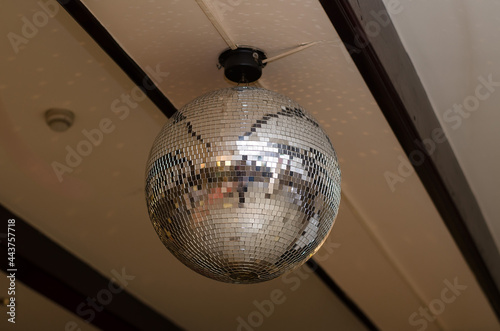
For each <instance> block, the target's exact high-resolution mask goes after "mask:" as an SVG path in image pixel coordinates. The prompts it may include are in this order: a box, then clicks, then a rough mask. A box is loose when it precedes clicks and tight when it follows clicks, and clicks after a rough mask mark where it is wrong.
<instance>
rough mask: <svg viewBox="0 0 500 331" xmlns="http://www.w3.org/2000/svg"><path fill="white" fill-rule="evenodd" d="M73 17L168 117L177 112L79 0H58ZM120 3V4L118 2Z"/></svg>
mask: <svg viewBox="0 0 500 331" xmlns="http://www.w3.org/2000/svg"><path fill="white" fill-rule="evenodd" d="M57 1H58V2H59V4H60V5H61V6H62V7H63V8H64V9H65V10H66V11H67V12H68V13H69V14H70V15H71V16H72V17H73V19H74V20H75V21H76V22H77V23H78V24H79V25H80V26H81V27H82V28H83V29H84V30H85V31H86V32H87V33H88V35H89V36H90V37H91V38H92V39H94V41H95V42H96V43H97V44H98V45H99V46H100V47H101V48H102V49H103V50H104V51H105V52H106V53H107V54H108V55H109V57H110V58H111V59H112V60H113V61H114V62H115V63H116V64H117V65H118V66H119V67H120V68H121V69H122V70H123V72H125V74H127V75H128V76H129V78H130V79H131V80H132V81H133V82H134V83H135V84H136V85H137V86H138V87H139V88H141V90H142V91H143V92H144V93H145V94H146V96H147V97H148V98H149V99H150V100H151V101H152V102H153V103H154V104H155V105H156V107H158V109H159V110H160V111H161V112H162V113H163V114H164V115H165V116H167V117H170V116H172V115H173V114H175V112H176V111H177V109H176V108H175V107H174V105H173V104H172V103H171V102H170V100H169V99H168V98H166V97H165V95H164V94H163V93H162V92H161V91H160V89H159V88H158V86H156V85H155V82H154V81H153V80H152V79H151V78H150V77H149V76H148V75H147V74H146V72H145V71H144V70H142V68H141V67H140V66H139V65H138V64H137V63H136V62H135V61H134V59H132V58H131V57H130V56H129V55H128V54H127V53H126V52H125V51H124V50H123V48H121V46H120V45H119V44H118V43H117V42H116V40H115V39H114V38H113V36H111V34H110V33H109V32H108V30H106V28H105V27H104V26H103V25H102V24H101V22H99V21H98V20H97V18H95V16H94V15H93V14H92V13H91V12H90V11H89V10H88V9H87V7H85V5H84V4H83V3H82V2H81V1H79V0H57ZM118 5H119V4H118Z"/></svg>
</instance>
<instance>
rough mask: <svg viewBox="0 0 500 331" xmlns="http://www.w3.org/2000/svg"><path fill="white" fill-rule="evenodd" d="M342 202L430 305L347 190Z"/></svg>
mask: <svg viewBox="0 0 500 331" xmlns="http://www.w3.org/2000/svg"><path fill="white" fill-rule="evenodd" d="M341 201H343V202H344V203H345V204H346V205H347V207H348V208H349V210H350V211H351V212H352V214H353V215H354V217H355V218H356V219H357V220H358V221H359V223H360V224H361V226H362V227H363V229H364V230H365V231H366V233H367V234H368V236H369V237H370V239H371V240H372V241H373V242H374V243H375V245H377V246H378V248H379V249H380V251H381V252H382V254H383V255H384V257H385V258H386V260H387V261H388V262H389V264H390V265H391V267H392V268H393V270H394V271H395V272H396V273H397V274H398V275H399V277H400V278H401V279H402V280H403V281H404V282H405V283H406V284H407V285H408V287H409V288H410V290H411V292H412V293H413V295H414V296H415V297H416V298H417V300H418V301H419V303H420V304H421V305H422V306H423V307H426V306H427V305H428V302H429V301H430V299H429V300H427V299H426V298H425V295H424V294H423V293H422V291H421V290H420V289H419V286H418V285H417V284H416V283H415V281H413V279H412V277H411V276H410V275H409V273H408V272H407V271H406V270H405V268H404V267H403V266H402V265H401V264H400V263H399V262H398V259H397V258H396V257H395V256H394V254H392V253H391V250H390V249H389V248H388V246H387V245H386V244H385V243H384V241H383V240H382V238H381V236H380V234H379V233H378V231H377V230H376V229H375V228H374V227H373V226H372V225H371V222H369V221H368V220H367V217H365V216H364V215H363V214H362V212H361V211H360V209H359V208H358V207H356V204H355V203H353V202H352V199H351V198H350V194H349V193H347V192H346V189H345V188H342V198H341ZM440 316H441V315H439V316H435V317H436V321H435V322H436V324H437V325H438V327H439V329H441V330H445V328H444V327H443V325H442V321H441V318H440Z"/></svg>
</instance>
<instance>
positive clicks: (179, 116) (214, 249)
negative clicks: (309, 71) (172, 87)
mask: <svg viewBox="0 0 500 331" xmlns="http://www.w3.org/2000/svg"><path fill="white" fill-rule="evenodd" d="M146 197H147V204H148V210H149V215H150V218H151V222H152V223H153V226H154V228H155V230H156V232H157V234H158V236H159V237H160V239H161V241H162V242H163V244H164V245H165V246H166V247H167V248H168V249H169V250H170V251H171V252H172V253H173V254H174V255H175V256H176V257H177V258H178V259H179V260H180V261H181V262H182V263H184V264H185V265H186V266H188V267H190V268H191V269H193V270H194V271H196V272H198V273H200V274H202V275H204V276H206V277H209V278H213V279H216V280H219V281H223V282H229V283H257V282H262V281H266V280H270V279H273V278H276V277H278V276H280V275H282V274H283V273H285V272H286V271H289V270H291V269H293V268H295V267H298V266H300V265H301V264H303V263H304V262H305V261H306V260H307V259H308V258H310V257H311V256H312V255H313V254H314V253H315V252H316V251H317V250H318V249H319V247H320V246H321V244H322V243H323V242H324V240H325V239H326V237H327V235H328V233H329V232H330V229H331V228H332V225H333V222H334V220H335V217H336V215H337V211H338V208H339V202H340V169H339V165H338V161H337V157H336V155H335V151H334V149H333V147H332V144H331V142H330V140H329V139H328V137H327V136H326V134H325V133H324V132H323V131H322V130H321V128H320V127H319V126H318V123H316V121H315V120H314V119H313V118H312V117H311V116H310V115H309V114H308V113H307V112H306V111H305V110H304V109H303V108H302V107H301V106H300V105H299V104H297V103H296V102H294V101H292V100H290V99H289V98H287V97H285V96H283V95H280V94H278V93H275V92H271V91H268V90H265V89H261V88H255V87H233V88H226V89H222V90H218V91H214V92H210V93H207V94H205V95H203V96H201V97H199V98H197V99H195V100H193V101H192V102H190V103H189V104H187V105H186V106H184V107H183V108H182V109H181V110H180V111H178V112H177V113H176V114H175V115H174V116H173V117H172V118H171V119H170V120H169V121H168V122H167V123H166V125H165V126H164V127H163V129H162V131H161V132H160V134H159V135H158V137H157V138H156V140H155V142H154V144H153V147H152V149H151V153H150V156H149V161H148V164H147V171H146Z"/></svg>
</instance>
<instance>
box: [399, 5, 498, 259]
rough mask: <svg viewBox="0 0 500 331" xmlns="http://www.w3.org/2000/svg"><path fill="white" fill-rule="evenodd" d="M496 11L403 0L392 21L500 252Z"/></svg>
mask: <svg viewBox="0 0 500 331" xmlns="http://www.w3.org/2000/svg"><path fill="white" fill-rule="evenodd" d="M431 6H432V10H429V9H430V8H431ZM499 9H500V3H498V2H497V1H480V2H470V1H455V2H451V1H443V2H440V3H438V4H436V3H432V4H431V3H430V2H429V1H417V2H414V1H410V0H404V1H401V7H400V9H398V10H397V11H394V12H393V13H392V15H391V18H392V21H393V22H394V26H395V27H396V30H397V31H398V34H399V36H400V37H401V41H402V42H403V44H404V46H405V48H406V50H407V51H408V54H409V56H410V58H411V60H412V62H413V64H414V66H415V69H416V70H417V72H418V75H419V77H420V79H421V80H422V83H423V85H424V88H425V90H426V92H427V95H428V96H429V100H430V101H431V104H432V106H433V109H434V110H435V112H436V115H437V118H438V119H439V121H440V123H441V126H442V128H443V130H444V131H445V132H446V136H447V137H448V141H449V142H450V144H451V146H452V148H453V151H454V152H455V155H456V157H457V159H458V161H459V163H460V166H461V167H462V169H463V172H464V174H465V177H466V178H467V181H468V182H469V184H470V186H471V188H472V191H473V192H474V194H475V196H476V197H477V201H478V203H479V206H480V207H481V211H482V212H483V215H484V217H485V219H486V222H487V224H488V226H489V228H490V231H491V233H492V235H493V237H494V239H495V242H496V245H497V249H499V250H500V222H499V220H500V205H499V204H498V203H497V199H496V197H497V196H498V193H499V191H498V188H499V187H500V176H497V175H495V173H496V170H497V169H498V168H499V167H500V151H499V149H498V148H497V142H498V128H497V125H496V123H498V122H499V121H500V113H499V112H497V111H495V110H496V108H497V105H498V104H499V103H500V92H499V91H498V87H499V86H500V68H499V66H498V54H499V52H500V49H499V47H498V45H497V44H496V43H492V42H490V40H489V39H488V38H487V36H489V35H491V34H493V33H494V31H498V30H499V29H500V27H499V26H500V25H499V18H498V17H497V16H496V15H495V13H496V12H498V10H499ZM396 12H397V13H396ZM423 17H425V20H426V22H427V24H421V22H422V18H423ZM417 27H418V28H417ZM436 50H439V51H436ZM484 81H486V82H488V81H491V82H492V83H490V84H488V85H485V84H484ZM480 86H484V87H482V88H480V89H479V91H477V89H478V87H480ZM478 93H479V94H478ZM474 98H477V99H476V101H477V104H476V102H475V101H474ZM460 108H462V111H460Z"/></svg>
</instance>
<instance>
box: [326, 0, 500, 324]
mask: <svg viewBox="0 0 500 331" xmlns="http://www.w3.org/2000/svg"><path fill="white" fill-rule="evenodd" d="M320 3H321V5H322V6H323V8H324V10H325V12H326V13H327V15H328V17H329V18H330V20H331V22H332V24H333V26H334V27H335V29H336V31H337V33H338V34H339V36H340V38H341V39H342V42H343V43H344V45H345V46H346V48H347V51H348V52H349V53H350V55H351V57H352V59H353V61H354V63H355V64H356V66H357V68H358V70H359V71H360V73H361V75H362V76H363V78H364V80H365V82H366V84H367V86H368V88H369V89H370V91H371V93H372V94H373V96H374V98H375V100H376V101H377V103H378V105H379V107H380V109H381V110H382V112H383V114H384V116H385V118H386V120H387V122H388V123H389V125H390V126H391V128H392V130H393V131H394V133H395V135H396V137H397V139H398V140H399V143H400V144H401V146H402V148H403V150H404V151H405V153H406V155H408V158H410V159H411V155H410V154H411V153H412V152H414V151H419V152H421V155H423V156H424V158H423V160H422V162H421V164H420V165H418V166H415V167H414V168H415V171H416V173H417V174H418V176H419V177H420V180H421V181H422V183H423V185H424V187H425V188H426V190H427V192H428V194H429V195H430V197H431V199H432V201H433V202H434V205H435V206H436V208H437V210H438V212H439V213H440V215H441V217H442V219H443V221H444V223H445V225H446V226H447V228H448V230H449V231H450V233H451V235H452V236H453V238H454V240H455V242H456V244H457V246H458V247H459V249H460V251H461V253H462V255H463V256H464V258H465V260H466V261H467V263H468V265H469V267H470V268H471V270H472V272H473V273H474V275H475V277H476V279H477V281H478V283H479V284H480V286H481V288H482V290H483V292H484V294H485V295H486V297H487V298H488V300H489V302H490V304H491V306H492V308H493V310H494V312H495V313H496V316H497V318H498V319H499V320H500V291H499V287H500V256H499V254H498V250H497V249H496V245H495V242H494V240H493V238H492V236H491V233H490V232H489V230H488V227H487V225H486V222H485V219H484V216H483V215H482V213H481V210H480V208H479V206H478V204H477V201H476V199H475V197H474V194H473V193H472V191H471V189H470V187H469V185H468V183H467V180H466V178H465V176H464V175H463V172H462V170H461V168H460V166H459V164H458V162H457V160H456V157H455V155H454V153H453V150H452V149H451V146H450V145H449V143H448V141H445V142H441V143H436V150H435V151H434V152H433V153H432V154H431V155H429V154H428V153H427V151H426V150H425V148H422V146H424V144H423V143H422V137H424V138H430V137H431V134H432V131H433V130H434V129H441V130H442V128H441V126H440V123H439V121H438V119H437V118H436V115H435V112H434V110H433V108H432V106H431V104H430V102H429V99H428V97H427V94H426V92H425V90H424V88H423V86H422V83H421V81H420V78H419V77H418V74H417V73H416V71H415V68H414V67H413V64H412V62H411V60H410V58H409V56H408V54H407V53H406V50H405V49H404V46H403V45H402V43H401V40H400V39H399V36H398V34H397V32H396V30H395V28H394V26H393V24H392V21H391V20H390V17H389V15H388V13H387V10H386V8H385V6H384V4H383V2H382V0H370V1H361V2H360V1H356V2H355V5H351V3H354V1H348V0H320ZM374 13H375V14H374ZM367 24H370V25H369V26H368V25H367ZM364 26H368V27H369V28H371V29H373V31H370V35H368V34H367V33H366V31H365V28H364ZM377 28H378V30H377ZM395 83H396V84H395ZM401 96H404V98H403V97H401Z"/></svg>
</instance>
